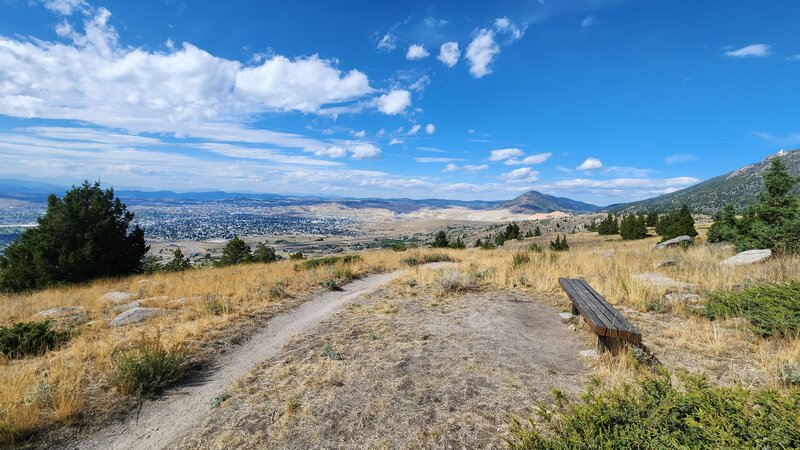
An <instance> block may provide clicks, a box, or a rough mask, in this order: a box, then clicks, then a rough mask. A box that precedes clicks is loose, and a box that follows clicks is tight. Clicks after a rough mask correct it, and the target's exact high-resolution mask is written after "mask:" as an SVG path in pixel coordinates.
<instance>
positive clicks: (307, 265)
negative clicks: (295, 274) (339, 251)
mask: <svg viewBox="0 0 800 450" xmlns="http://www.w3.org/2000/svg"><path fill="white" fill-rule="evenodd" d="M356 261H361V256H359V255H345V256H325V257H322V258H314V259H307V260H305V261H303V262H301V263H298V264H297V265H296V266H295V268H297V269H316V268H317V267H322V266H332V265H334V264H336V263H338V262H341V263H343V264H350V263H354V262H356Z"/></svg>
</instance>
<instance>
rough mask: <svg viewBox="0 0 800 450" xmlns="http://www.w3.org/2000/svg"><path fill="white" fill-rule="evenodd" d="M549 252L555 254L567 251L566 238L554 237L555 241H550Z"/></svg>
mask: <svg viewBox="0 0 800 450" xmlns="http://www.w3.org/2000/svg"><path fill="white" fill-rule="evenodd" d="M550 250H553V251H556V252H564V251H567V250H569V244H568V243H567V236H566V235H565V236H564V238H563V239H562V238H561V236H558V235H556V240H555V241H550Z"/></svg>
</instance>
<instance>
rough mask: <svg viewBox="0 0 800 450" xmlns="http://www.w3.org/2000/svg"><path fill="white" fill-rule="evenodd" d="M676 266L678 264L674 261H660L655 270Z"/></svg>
mask: <svg viewBox="0 0 800 450" xmlns="http://www.w3.org/2000/svg"><path fill="white" fill-rule="evenodd" d="M677 265H678V262H677V261H675V260H674V259H662V260H661V261H659V262H658V264H656V269H660V268H662V267H675V266H677Z"/></svg>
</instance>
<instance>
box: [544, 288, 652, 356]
mask: <svg viewBox="0 0 800 450" xmlns="http://www.w3.org/2000/svg"><path fill="white" fill-rule="evenodd" d="M558 283H559V284H560V285H561V288H562V289H564V291H565V292H566V293H567V296H568V297H569V299H570V300H572V315H575V316H577V315H578V314H579V313H580V315H581V316H583V320H585V321H586V323H587V324H588V325H589V326H590V327H591V328H592V331H594V333H595V334H596V335H597V340H598V345H599V347H600V350H601V351H605V350H610V351H611V352H612V353H616V352H617V351H618V350H619V349H620V348H622V347H624V346H625V345H626V344H628V343H630V344H634V345H636V346H637V347H641V345H642V333H640V332H639V330H637V329H636V327H634V326H633V324H631V323H630V322H628V319H626V318H625V317H623V316H622V314H620V313H619V311H617V310H616V309H614V307H613V306H611V304H610V303H608V301H607V300H606V299H605V298H603V296H602V295H600V294H598V293H597V291H595V290H594V288H592V287H591V286H589V283H587V282H586V281H585V280H582V279H579V278H559V279H558Z"/></svg>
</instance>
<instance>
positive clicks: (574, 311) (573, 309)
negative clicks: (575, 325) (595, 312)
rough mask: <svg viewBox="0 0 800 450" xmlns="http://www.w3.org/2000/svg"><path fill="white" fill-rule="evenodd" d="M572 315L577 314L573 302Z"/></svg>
mask: <svg viewBox="0 0 800 450" xmlns="http://www.w3.org/2000/svg"><path fill="white" fill-rule="evenodd" d="M572 315H573V316H577V315H578V308H576V307H575V305H574V304H573V305H572Z"/></svg>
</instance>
